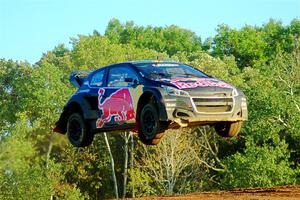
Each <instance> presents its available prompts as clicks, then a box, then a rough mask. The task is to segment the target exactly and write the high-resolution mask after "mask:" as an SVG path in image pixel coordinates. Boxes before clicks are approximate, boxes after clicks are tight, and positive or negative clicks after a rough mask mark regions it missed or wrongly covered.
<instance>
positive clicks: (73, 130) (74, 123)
mask: <svg viewBox="0 0 300 200" xmlns="http://www.w3.org/2000/svg"><path fill="white" fill-rule="evenodd" d="M81 129H82V127H81V125H80V123H79V121H78V120H76V119H73V120H71V121H70V126H69V132H70V137H71V138H72V139H73V140H74V141H77V140H79V139H80V135H81V131H82V130H81Z"/></svg>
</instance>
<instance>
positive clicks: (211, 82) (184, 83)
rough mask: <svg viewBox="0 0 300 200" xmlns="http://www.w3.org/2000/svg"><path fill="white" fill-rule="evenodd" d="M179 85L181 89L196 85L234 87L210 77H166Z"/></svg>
mask: <svg viewBox="0 0 300 200" xmlns="http://www.w3.org/2000/svg"><path fill="white" fill-rule="evenodd" d="M164 80H167V81H169V82H170V83H172V84H173V85H175V86H176V87H178V88H179V89H186V88H196V87H222V88H232V86H231V85H229V84H227V83H225V82H223V81H219V80H215V79H208V78H174V79H171V80H170V79H169V80H168V79H164Z"/></svg>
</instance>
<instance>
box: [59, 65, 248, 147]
mask: <svg viewBox="0 0 300 200" xmlns="http://www.w3.org/2000/svg"><path fill="white" fill-rule="evenodd" d="M70 82H71V83H72V84H73V85H74V86H75V87H77V88H78V90H77V92H76V93H75V94H73V95H72V96H71V98H70V99H69V100H68V102H67V103H66V105H65V107H64V109H63V112H62V114H61V116H60V118H59V120H58V122H57V123H56V127H55V128H54V131H56V132H59V133H62V134H67V136H68V138H69V141H70V142H71V143H72V144H73V145H74V146H77V147H84V146H88V145H90V144H91V142H92V140H93V137H94V134H95V133H99V132H106V131H115V130H132V131H135V132H137V133H138V136H139V138H140V140H141V141H142V142H143V143H144V144H147V145H155V144H158V143H159V141H160V140H161V138H162V137H163V135H164V131H165V130H166V129H168V128H178V127H190V126H195V125H211V126H214V127H215V130H216V132H217V133H218V134H219V135H221V136H223V137H232V136H235V135H236V134H238V132H239V130H240V127H241V125H242V122H243V121H245V120H247V117H248V114H247V104H246V98H245V95H244V94H243V92H242V91H240V90H238V89H237V88H235V87H234V86H232V85H230V84H228V83H226V82H224V81H221V80H218V79H216V78H213V77H211V76H209V75H207V74H205V73H204V72H202V71H200V70H197V69H195V68H193V67H191V66H189V65H185V64H182V63H178V62H171V61H134V62H124V63H118V64H113V65H109V66H106V67H103V68H100V69H96V70H94V71H79V72H75V73H72V74H71V76H70Z"/></svg>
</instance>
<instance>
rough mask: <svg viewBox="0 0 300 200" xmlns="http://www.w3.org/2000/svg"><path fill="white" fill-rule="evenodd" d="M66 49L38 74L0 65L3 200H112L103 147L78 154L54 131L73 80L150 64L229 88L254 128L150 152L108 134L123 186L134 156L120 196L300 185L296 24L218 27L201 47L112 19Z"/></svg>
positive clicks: (189, 132) (299, 40) (177, 33)
mask: <svg viewBox="0 0 300 200" xmlns="http://www.w3.org/2000/svg"><path fill="white" fill-rule="evenodd" d="M71 42H72V45H73V46H72V48H71V49H68V48H66V47H65V46H64V45H58V46H57V47H55V48H54V49H53V50H51V51H49V52H46V53H45V54H44V55H43V56H42V58H41V59H40V61H39V62H38V63H36V64H34V65H30V64H29V63H26V62H15V61H12V60H5V59H0V107H1V110H0V119H1V120H0V126H1V130H0V171H1V175H0V198H1V199H18V198H19V199H21V198H22V199H49V198H52V197H53V198H57V199H89V198H90V199H103V198H112V197H114V190H113V179H112V177H111V172H112V171H111V168H110V161H109V156H108V151H107V149H106V147H105V142H104V138H103V136H102V135H101V134H99V135H96V137H95V140H94V142H93V145H91V146H89V147H87V148H83V149H76V148H73V147H71V146H70V145H69V144H68V143H67V142H66V138H65V136H63V135H59V134H54V133H53V132H52V128H53V125H54V123H55V122H56V121H57V119H58V117H59V115H60V113H61V110H62V108H63V106H64V104H65V102H66V101H67V99H68V97H69V96H70V95H71V94H72V93H73V92H74V91H75V88H73V87H72V86H71V84H70V83H69V81H68V78H69V75H70V72H72V71H76V70H83V69H87V70H92V69H95V68H100V67H102V66H105V65H108V64H112V63H117V62H123V61H128V60H145V59H153V60H169V59H171V60H177V61H180V62H185V63H187V64H190V65H192V66H195V67H196V68H198V69H201V70H203V71H204V72H206V73H208V74H210V75H213V76H216V77H218V78H221V79H224V80H225V81H228V82H231V83H233V84H234V85H236V86H238V87H239V88H240V89H241V90H242V91H243V92H244V93H245V94H246V96H247V100H248V109H249V121H248V122H247V123H246V124H244V126H243V127H242V130H241V133H240V135H239V136H238V137H236V138H233V139H223V138H220V137H218V136H216V135H215V133H214V131H213V129H212V128H209V127H196V128H195V129H184V130H183V131H181V130H178V131H177V130H175V131H174V130H170V131H167V133H166V136H165V137H164V139H163V140H162V142H161V143H160V144H159V145H157V146H155V147H145V146H144V145H141V144H140V143H139V142H138V141H137V140H135V141H133V142H132V141H131V142H129V143H128V141H127V143H126V142H125V138H126V137H122V136H120V133H116V134H115V133H114V134H111V135H110V136H109V143H110V146H111V151H112V154H113V159H114V161H115V172H116V177H117V182H118V185H119V186H120V185H122V184H121V183H124V177H125V173H126V171H125V170H124V168H125V167H126V165H125V164H124V163H125V158H124V155H127V156H128V153H130V156H129V163H130V169H129V172H128V174H126V176H127V175H128V184H127V187H125V186H126V181H125V186H124V185H122V187H119V189H120V191H119V193H120V194H121V190H123V189H125V188H126V191H125V190H124V191H125V192H126V195H127V196H128V197H129V196H137V197H139V196H148V195H162V194H175V193H185V192H191V191H202V190H212V189H218V188H234V187H255V186H273V185H283V184H293V183H295V182H298V183H299V180H298V179H297V177H299V170H298V166H299V164H300V159H299V158H300V144H299V139H300V132H299V130H300V124H299V121H300V60H299V59H300V53H299V44H300V21H299V20H298V19H294V20H293V21H291V22H290V24H288V25H286V26H284V25H283V24H282V23H281V22H279V21H275V20H272V19H271V20H270V21H269V22H267V23H266V24H263V25H262V26H260V27H258V26H248V25H246V26H244V27H242V28H241V29H239V30H238V29H234V28H231V27H229V26H227V25H224V24H222V25H219V26H218V28H217V34H216V36H215V37H210V38H208V39H207V40H206V41H204V42H203V43H201V40H200V37H199V36H197V35H196V34H195V33H193V32H192V31H189V30H186V29H183V28H180V27H178V26H174V25H172V26H167V27H151V26H147V27H143V26H138V25H136V24H134V23H133V22H126V23H124V24H122V23H121V22H120V21H119V20H117V19H112V20H111V21H110V22H109V23H108V26H107V28H106V31H105V34H104V35H101V34H100V33H99V32H97V31H96V30H95V31H94V32H93V34H92V35H79V36H78V37H77V38H73V39H72V40H71ZM125 144H126V145H129V144H130V145H131V146H130V148H132V147H134V150H133V149H131V150H130V151H129V150H128V147H129V146H127V147H126V148H125ZM125 151H127V152H125ZM126 153H127V154H126ZM36 188H38V190H37V189H36Z"/></svg>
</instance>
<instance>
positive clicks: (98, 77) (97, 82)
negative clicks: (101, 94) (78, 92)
mask: <svg viewBox="0 0 300 200" xmlns="http://www.w3.org/2000/svg"><path fill="white" fill-rule="evenodd" d="M103 76H104V70H101V71H99V72H97V73H96V74H94V75H93V77H92V79H91V82H90V86H98V87H99V86H102V84H103Z"/></svg>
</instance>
